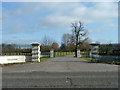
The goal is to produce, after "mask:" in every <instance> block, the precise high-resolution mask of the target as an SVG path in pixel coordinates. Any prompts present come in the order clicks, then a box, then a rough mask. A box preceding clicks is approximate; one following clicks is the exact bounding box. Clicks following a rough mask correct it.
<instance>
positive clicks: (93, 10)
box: [2, 2, 118, 44]
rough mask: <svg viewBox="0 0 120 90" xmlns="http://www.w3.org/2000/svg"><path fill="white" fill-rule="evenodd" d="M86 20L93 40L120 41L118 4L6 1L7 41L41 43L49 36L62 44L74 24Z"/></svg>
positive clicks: (4, 30) (3, 27) (4, 28)
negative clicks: (119, 38) (119, 37)
mask: <svg viewBox="0 0 120 90" xmlns="http://www.w3.org/2000/svg"><path fill="white" fill-rule="evenodd" d="M79 20H80V21H82V22H83V24H84V27H85V29H87V30H88V32H89V38H90V39H91V41H92V42H96V41H98V42H100V43H110V42H111V43H117V42H118V3H115V2H106V3H105V2H104V3H100V2H91V3H90V2H89V3H88V2H84V3H83V2H75V3H73V2H66V3H65V2H56V3H53V2H46V3H44V2H16V3H15V2H3V3H2V35H3V39H2V40H3V41H2V42H3V43H32V42H40V41H41V40H42V39H43V37H44V36H45V35H46V36H48V37H50V38H51V39H54V40H55V41H56V42H58V43H59V44H60V43H61V37H62V35H63V34H64V33H71V30H72V28H71V23H72V22H75V21H79Z"/></svg>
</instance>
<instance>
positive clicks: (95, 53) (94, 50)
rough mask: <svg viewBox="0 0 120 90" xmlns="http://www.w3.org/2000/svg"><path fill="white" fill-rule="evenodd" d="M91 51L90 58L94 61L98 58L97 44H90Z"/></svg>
mask: <svg viewBox="0 0 120 90" xmlns="http://www.w3.org/2000/svg"><path fill="white" fill-rule="evenodd" d="M90 45H91V46H90V47H91V51H90V57H91V58H92V60H94V59H95V60H96V58H98V57H99V44H90Z"/></svg>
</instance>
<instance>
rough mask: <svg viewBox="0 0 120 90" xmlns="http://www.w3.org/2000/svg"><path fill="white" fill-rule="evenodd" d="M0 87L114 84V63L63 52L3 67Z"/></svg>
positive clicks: (115, 77) (114, 85)
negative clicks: (103, 62)
mask: <svg viewBox="0 0 120 90" xmlns="http://www.w3.org/2000/svg"><path fill="white" fill-rule="evenodd" d="M2 70H3V73H2V78H3V79H2V86H3V88H118V65H110V64H96V63H88V62H87V61H86V60H84V59H80V58H74V57H73V56H64V57H56V58H51V59H48V60H46V61H43V62H40V63H32V64H24V65H14V66H7V67H3V69H2Z"/></svg>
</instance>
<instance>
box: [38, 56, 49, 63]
mask: <svg viewBox="0 0 120 90" xmlns="http://www.w3.org/2000/svg"><path fill="white" fill-rule="evenodd" d="M49 58H51V57H41V58H40V61H41V62H42V61H45V60H47V59H49Z"/></svg>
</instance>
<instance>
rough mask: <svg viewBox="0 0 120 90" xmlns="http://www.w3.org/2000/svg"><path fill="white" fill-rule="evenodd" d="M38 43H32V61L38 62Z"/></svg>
mask: <svg viewBox="0 0 120 90" xmlns="http://www.w3.org/2000/svg"><path fill="white" fill-rule="evenodd" d="M40 54H41V52H40V44H39V43H33V44H32V61H35V62H40Z"/></svg>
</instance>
